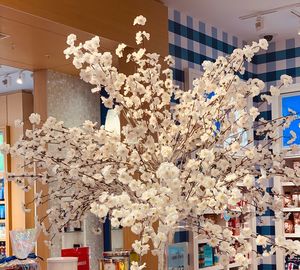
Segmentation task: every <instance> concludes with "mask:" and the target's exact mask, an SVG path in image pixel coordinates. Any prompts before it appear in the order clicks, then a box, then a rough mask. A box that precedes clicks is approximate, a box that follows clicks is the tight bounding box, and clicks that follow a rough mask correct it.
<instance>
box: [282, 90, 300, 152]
mask: <svg viewBox="0 0 300 270" xmlns="http://www.w3.org/2000/svg"><path fill="white" fill-rule="evenodd" d="M290 109H292V110H293V111H295V112H297V114H299V111H300V92H298V93H297V92H296V93H293V94H285V95H282V96H281V115H282V116H288V115H290V112H289V110H290ZM299 124H300V120H299V119H297V120H294V121H293V122H292V123H291V125H290V127H289V128H286V129H284V130H283V138H282V144H283V147H289V146H290V145H289V144H288V141H289V137H290V131H291V130H292V131H294V132H296V134H297V139H296V140H295V142H294V143H293V144H300V127H299Z"/></svg>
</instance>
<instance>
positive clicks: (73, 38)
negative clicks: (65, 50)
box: [67, 34, 77, 46]
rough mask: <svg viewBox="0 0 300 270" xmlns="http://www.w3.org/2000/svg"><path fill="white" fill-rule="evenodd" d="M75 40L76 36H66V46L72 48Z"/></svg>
mask: <svg viewBox="0 0 300 270" xmlns="http://www.w3.org/2000/svg"><path fill="white" fill-rule="evenodd" d="M76 39H77V37H76V35H74V34H70V35H68V38H67V44H68V45H70V46H73V45H74V42H75V41H76Z"/></svg>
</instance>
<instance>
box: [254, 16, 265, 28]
mask: <svg viewBox="0 0 300 270" xmlns="http://www.w3.org/2000/svg"><path fill="white" fill-rule="evenodd" d="M263 28H264V18H263V17H261V16H257V17H256V22H255V29H256V31H260V30H262V29H263Z"/></svg>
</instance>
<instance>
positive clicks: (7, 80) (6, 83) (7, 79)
mask: <svg viewBox="0 0 300 270" xmlns="http://www.w3.org/2000/svg"><path fill="white" fill-rule="evenodd" d="M2 83H3V85H4V86H6V87H8V86H10V85H11V77H10V76H9V75H6V76H5V78H4V79H3V80H2Z"/></svg>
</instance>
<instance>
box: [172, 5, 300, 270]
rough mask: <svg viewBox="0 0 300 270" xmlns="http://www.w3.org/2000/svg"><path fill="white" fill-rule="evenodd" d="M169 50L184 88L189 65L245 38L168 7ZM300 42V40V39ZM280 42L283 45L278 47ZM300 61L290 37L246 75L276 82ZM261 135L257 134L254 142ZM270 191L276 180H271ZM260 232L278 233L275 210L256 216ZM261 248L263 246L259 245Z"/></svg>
mask: <svg viewBox="0 0 300 270" xmlns="http://www.w3.org/2000/svg"><path fill="white" fill-rule="evenodd" d="M168 25H169V53H170V55H172V56H173V57H174V59H175V67H174V79H175V82H176V84H178V85H179V86H180V87H181V88H182V89H183V88H184V71H185V69H187V68H194V69H200V70H201V69H202V68H201V63H202V62H203V61H204V60H214V59H216V58H217V57H218V56H222V55H227V54H229V53H231V52H232V51H233V50H234V49H235V48H236V47H242V46H243V45H244V44H245V42H243V41H242V40H240V39H238V37H236V36H234V35H231V34H229V33H227V32H225V31H222V30H220V29H218V28H216V27H214V26H212V25H209V24H207V23H204V22H201V21H199V20H198V19H195V18H193V17H191V16H188V15H186V14H184V13H182V12H180V11H177V10H174V9H169V24H168ZM299 44H300V42H299ZM279 46H281V47H280V49H279ZM296 56H298V57H299V63H300V47H299V48H298V49H297V48H295V41H293V40H287V41H286V42H285V46H284V44H279V45H277V43H276V46H275V43H271V44H270V48H269V50H268V51H267V52H266V53H262V54H260V55H258V56H256V57H255V58H254V60H253V62H252V63H247V64H246V72H245V75H244V79H248V78H255V77H258V78H260V79H262V80H263V81H265V82H266V85H267V87H269V86H270V85H271V83H273V84H274V83H275V84H276V82H277V80H278V79H279V78H280V75H281V74H284V73H285V74H289V75H292V76H299V82H300V67H299V68H295V66H296V64H297V58H296V59H295V57H296ZM253 103H254V106H258V105H259V104H260V99H259V97H258V98H255V99H254V100H253ZM260 111H261V114H260V116H259V118H261V117H264V118H265V119H271V108H270V107H269V106H268V105H263V106H261V107H260ZM261 140H262V138H260V137H258V136H255V142H256V143H259V142H260V141H261ZM268 186H269V188H268V190H269V191H270V190H271V188H272V187H273V181H272V180H271V181H269V185H268ZM256 230H257V233H259V234H262V235H267V236H268V237H275V222H274V213H273V212H272V211H267V212H266V213H265V214H264V215H263V216H262V217H258V218H257V228H256ZM258 251H259V252H260V251H261V248H260V247H258ZM258 269H259V270H273V269H276V256H275V255H273V256H270V257H267V258H265V259H263V260H262V261H260V262H259V266H258Z"/></svg>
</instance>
